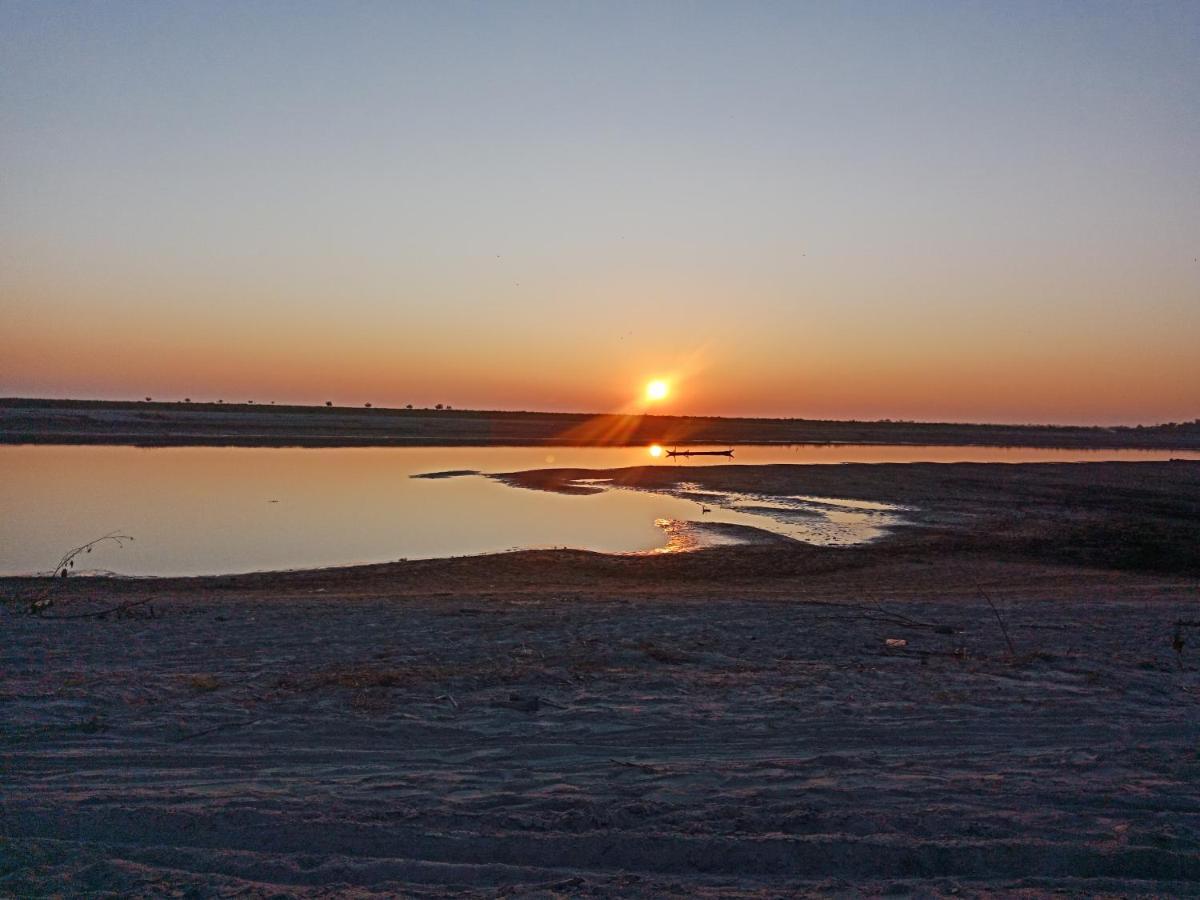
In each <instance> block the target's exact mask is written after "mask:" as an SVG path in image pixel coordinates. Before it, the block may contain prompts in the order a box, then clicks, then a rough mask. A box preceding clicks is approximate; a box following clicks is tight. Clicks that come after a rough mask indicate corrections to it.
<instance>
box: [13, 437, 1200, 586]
mask: <svg viewBox="0 0 1200 900" xmlns="http://www.w3.org/2000/svg"><path fill="white" fill-rule="evenodd" d="M1171 457H1177V458H1178V457H1188V458H1200V454H1197V453H1190V454H1189V453H1182V452H1178V451H1174V452H1141V451H1061V450H1031V449H1010V448H987V447H911V446H857V445H856V446H849V445H846V446H796V447H739V448H738V449H737V451H736V457H735V459H734V462H736V463H743V464H750V463H779V462H794V463H837V462H913V461H937V462H952V461H978V462H1041V461H1063V462H1067V461H1081V460H1092V461H1099V460H1107V459H1126V460H1154V459H1168V458H1171ZM713 463H720V464H728V463H729V460H727V459H723V458H715V459H713V458H700V459H692V460H690V461H687V462H682V463H680V464H679V466H680V468H681V469H683V470H686V469H687V468H688V467H696V466H701V465H705V464H713ZM646 464H652V465H669V466H674V465H676V463H675V462H674V461H671V460H665V459H654V458H652V457H651V456H650V455H649V454H648V453H647V451H646V449H645V448H554V449H553V450H547V449H545V448H528V447H517V448H512V447H500V448H479V447H461V448H457V447H456V448H444V447H438V448H399V449H398V448H378V449H315V450H314V449H244V448H209V447H188V448H170V449H138V448H132V447H41V446H39V447H0V572H4V573H9V574H11V573H29V572H38V571H44V570H47V569H49V568H50V567H51V566H53V565H54V563H55V561H56V560H57V559H58V557H59V556H60V555H62V553H63V552H64V551H65V550H67V549H69V548H70V547H73V546H76V545H78V544H81V543H84V542H85V541H88V540H91V539H92V538H95V537H98V536H100V535H102V534H106V533H108V532H110V531H121V532H124V533H126V534H131V535H133V536H134V537H135V538H136V541H135V542H134V543H133V544H132V545H129V546H127V547H125V548H124V549H116V548H104V549H97V551H96V552H95V553H94V554H92V555H91V556H89V557H87V562H88V565H89V567H93V568H95V569H98V570H111V571H115V572H120V573H122V574H129V575H167V574H214V573H230V572H245V571H254V570H269V569H288V568H308V567H314V566H326V565H348V564H353V563H363V562H382V561H388V560H395V559H401V558H409V559H412V558H419V557H440V556H457V555H464V554H474V553H485V552H491V551H498V550H507V549H515V548H524V547H560V546H567V547H577V548H585V549H592V550H600V551H605V552H637V551H646V552H652V551H656V550H662V549H681V548H686V547H689V546H692V545H693V544H694V542H695V541H697V540H700V541H701V542H705V541H707V542H719V541H721V540H726V539H728V538H727V537H723V536H720V535H709V534H706V533H705V532H704V531H703V530H701V531H699V532H697V531H696V530H695V529H692V528H689V527H688V526H687V525H686V523H688V522H691V521H698V522H713V523H718V524H722V523H723V524H735V525H736V524H740V525H751V526H755V527H758V528H763V529H766V530H770V531H774V532H777V533H782V534H786V535H789V536H792V537H797V538H800V539H803V540H810V541H813V542H817V543H826V544H841V543H849V542H853V541H858V540H863V539H869V538H871V537H874V536H877V535H879V534H881V533H882V532H883V531H884V530H886V528H887V527H888V525H889V524H892V523H894V522H896V521H898V520H899V519H900V518H902V516H903V511H899V510H894V509H891V508H888V507H883V506H880V507H878V508H876V507H874V506H871V505H869V504H858V503H846V502H843V501H839V500H837V499H836V498H823V497H795V498H790V499H784V500H779V499H776V500H775V501H774V502H764V501H763V499H761V498H755V497H748V496H728V495H718V494H712V493H705V492H703V491H701V490H699V489H698V488H694V487H691V488H689V487H687V486H686V485H685V486H684V488H683V489H682V490H681V491H680V493H679V494H678V495H675V496H670V495H665V494H654V493H648V492H641V491H628V490H607V491H605V492H603V493H600V494H594V495H588V496H566V495H559V494H551V493H547V492H543V491H529V490H522V489H519V488H512V487H508V486H506V485H503V484H500V483H498V482H496V481H494V480H492V479H490V478H483V477H478V476H474V477H457V478H444V479H420V478H412V477H411V476H413V475H416V474H422V473H428V472H438V471H445V470H458V469H470V470H479V471H482V472H508V471H518V470H522V469H533V468H544V467H547V466H565V467H580V468H615V467H619V466H628V465H646ZM684 480H685V481H686V479H684ZM701 505H703V506H706V507H707V508H709V509H710V510H711V512H708V513H701V512H700V508H701Z"/></svg>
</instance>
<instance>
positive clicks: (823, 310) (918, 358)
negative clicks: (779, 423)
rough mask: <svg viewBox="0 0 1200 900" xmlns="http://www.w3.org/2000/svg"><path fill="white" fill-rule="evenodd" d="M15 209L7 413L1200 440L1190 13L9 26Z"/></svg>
mask: <svg viewBox="0 0 1200 900" xmlns="http://www.w3.org/2000/svg"><path fill="white" fill-rule="evenodd" d="M0 179H2V181H0V192H2V193H0V214H2V219H0V245H2V246H0V266H2V267H3V271H0V290H2V291H3V294H2V295H0V316H3V319H4V320H5V321H6V322H7V323H9V324H10V325H11V326H12V327H10V328H0V331H6V332H7V333H8V334H9V338H10V340H12V341H13V342H14V346H10V345H9V344H8V343H7V342H5V343H4V345H3V346H2V347H0V350H4V351H5V352H6V355H7V359H8V362H7V363H5V362H3V361H0V393H43V394H45V393H49V394H58V395H63V394H72V395H98V396H123V395H126V394H128V393H130V392H133V393H136V394H141V393H143V392H144V391H145V392H150V391H152V390H153V391H154V392H155V393H170V392H172V391H175V390H176V389H178V390H180V391H183V390H185V387H184V384H183V382H181V381H180V380H179V377H180V376H179V373H178V372H172V371H171V367H170V366H169V365H165V366H164V365H159V363H161V362H162V360H161V359H160V358H159V357H158V356H155V353H159V354H161V355H162V356H164V357H170V356H172V355H174V356H179V355H180V354H181V355H182V356H185V357H186V356H187V354H188V353H189V352H191V351H194V350H195V348H196V347H198V346H203V347H205V348H206V349H207V350H209V351H211V349H212V348H213V347H214V346H219V345H220V344H221V342H222V340H223V339H224V338H223V335H228V333H229V331H230V329H236V330H237V332H238V338H237V340H235V341H234V344H236V346H235V347H233V348H231V349H230V351H229V356H228V357H227V358H225V359H223V360H221V364H220V365H218V366H214V367H212V370H211V371H209V370H208V369H206V368H205V367H204V365H203V364H202V363H200V362H197V363H195V364H194V365H193V366H192V370H193V371H194V373H195V374H194V377H193V376H192V375H189V376H188V377H190V378H191V382H190V383H192V384H194V385H196V386H195V387H194V388H192V389H191V391H190V392H192V393H197V394H204V393H205V391H206V390H208V391H209V393H213V392H214V391H216V392H228V393H236V392H239V391H240V392H242V393H247V396H254V394H253V393H251V392H253V391H254V390H256V389H258V386H259V385H261V386H262V387H261V389H262V390H267V391H270V392H273V393H271V396H273V397H278V398H279V399H314V400H315V399H320V396H323V385H325V384H329V383H330V379H331V378H334V375H333V374H332V373H335V372H337V371H338V370H339V366H340V365H341V362H340V361H342V360H349V361H351V362H353V363H355V364H359V363H361V365H362V366H363V367H364V368H363V369H362V371H361V372H359V373H358V375H356V376H354V377H351V376H349V375H346V376H345V377H344V379H343V381H344V384H343V381H336V384H337V387H338V389H339V390H341V389H344V391H345V392H346V394H347V399H348V400H351V399H358V395H355V396H353V397H351V396H349V395H350V394H353V393H354V392H355V391H359V392H361V393H362V395H363V397H364V398H365V399H375V400H376V401H377V402H404V401H405V400H406V399H409V398H411V399H414V400H416V401H417V402H421V401H422V400H423V399H426V398H425V396H424V395H423V394H421V392H423V391H427V392H430V393H429V398H428V399H442V398H445V399H447V400H451V401H457V403H458V404H461V405H469V404H478V405H493V406H524V407H553V408H564V407H580V406H582V407H585V408H595V407H597V406H603V405H606V404H611V403H615V402H617V401H618V400H619V398H620V396H622V391H624V390H625V388H626V385H625V383H624V382H623V381H620V379H623V378H626V376H627V377H628V378H637V377H640V374H641V372H642V370H646V372H647V374H652V372H651V371H650V370H651V369H652V368H653V367H654V366H655V365H661V367H662V368H663V369H664V371H668V370H669V371H675V369H678V368H681V367H686V366H685V363H684V362H681V360H692V361H693V363H694V360H695V359H697V358H698V357H703V363H695V364H694V365H693V363H687V364H686V365H693V367H694V368H695V369H696V371H695V372H691V371H689V373H688V374H689V375H691V376H693V377H695V378H697V379H699V380H698V381H697V382H696V385H697V387H696V390H694V391H693V392H692V395H691V399H690V402H685V397H686V393H685V394H681V395H680V398H679V403H680V407H679V408H680V409H681V410H682V411H697V412H725V413H738V412H748V413H769V414H784V415H791V414H794V415H839V414H840V415H847V416H850V415H894V416H912V417H920V418H931V417H948V418H974V419H981V418H1003V419H1010V420H1011V419H1017V420H1025V419H1047V418H1050V419H1060V420H1074V421H1092V420H1105V421H1107V420H1111V421H1136V420H1151V419H1155V418H1182V417H1188V418H1190V417H1192V416H1194V415H1197V414H1200V409H1197V407H1198V406H1200V368H1198V366H1197V364H1196V363H1195V361H1194V360H1193V359H1192V357H1193V356H1194V355H1200V354H1196V353H1195V347H1197V346H1200V266H1198V265H1197V263H1196V257H1197V256H1200V3H1196V2H1187V3H1129V2H1125V3H1111V4H1109V3H1100V2H1088V3H1075V2H1067V3H1051V2H1037V3H1018V2H1004V3H986V4H984V3H965V2H960V3H928V2H920V3H918V2H907V3H900V2H890V3H882V2H880V3H811V4H802V3H726V4H717V3H630V4H621V3H586V4H585V3H565V2H552V3H490V4H484V3H454V2H436V3H394V2H389V3H337V4H335V3H301V2H286V3H284V2H279V3H271V2H255V3H213V2H205V3H199V2H197V3H151V2H138V3H127V2H106V3H99V2H96V3H45V2H12V0H0ZM89 320H90V321H92V322H93V323H95V322H97V321H99V323H100V324H97V325H96V326H95V327H94V328H92V329H91V330H88V329H85V328H84V327H83V326H82V325H81V324H80V323H81V322H83V321H89ZM18 332H20V333H21V335H22V337H21V339H20V346H21V347H25V348H34V349H36V350H37V354H36V356H35V354H34V352H33V349H29V350H28V352H27V353H26V354H25V355H24V356H22V355H21V353H20V352H19V351H20V348H19V347H17V346H16V337H15V335H16V334H17V333H18ZM130 335H133V336H134V339H133V343H132V345H131V346H132V347H133V350H132V351H130V352H129V353H127V354H123V358H121V359H117V360H115V361H113V360H112V359H111V358H110V359H109V362H108V363H107V364H105V363H104V362H103V360H100V359H97V360H96V361H94V364H92V365H91V367H90V368H89V366H88V365H87V364H86V363H87V359H88V354H87V352H84V351H83V350H81V349H80V348H81V347H83V345H84V344H83V342H85V341H86V342H87V346H89V347H91V348H92V349H93V350H95V351H96V352H97V353H102V352H108V355H109V357H112V356H113V355H114V354H116V353H117V352H118V350H119V349H120V348H122V347H124V346H126V344H125V343H123V341H124V340H125V338H128V337H130ZM318 338H319V340H318ZM385 339H386V342H385ZM139 340H141V341H142V342H143V343H138V341H139ZM72 342H75V343H72ZM77 344H78V346H77ZM385 346H388V347H391V348H393V349H394V350H395V353H396V356H397V360H396V362H395V365H394V366H393V367H392V368H390V369H388V368H386V359H387V351H386V349H385ZM171 347H176V348H178V351H179V353H178V354H169V353H167V349H164V348H168V349H169V348H171ZM55 348H59V349H60V350H61V352H63V353H64V354H66V353H67V352H68V351H70V357H71V359H70V360H67V359H66V358H64V359H62V360H59V359H57V358H55V357H54V352H55ZM255 348H265V349H262V353H261V354H259V355H260V356H265V357H267V358H268V359H269V360H271V361H272V366H273V371H275V372H277V373H278V374H279V377H278V378H277V379H276V380H274V381H271V382H270V383H269V384H264V383H263V372H262V371H261V370H260V369H258V368H256V366H255V365H254V364H253V362H252V361H251V360H250V355H252V354H253V353H254V352H255ZM47 354H49V355H47ZM460 357H461V359H460ZM198 358H199V357H198ZM205 358H208V359H211V353H209V355H208V356H207V357H205ZM658 359H661V360H663V361H662V362H661V364H660V363H659V362H658ZM80 360H84V361H83V362H80ZM362 360H367V362H362ZM481 361H486V362H488V363H490V364H491V371H492V372H493V377H492V378H490V379H489V380H488V381H487V383H483V381H481V379H480V378H479V377H478V375H479V372H478V364H479V363H480V362H481ZM1131 361H1136V362H1137V363H1138V365H1139V366H1140V369H1139V371H1140V372H1141V375H1139V376H1138V377H1142V376H1144V377H1142V381H1138V380H1137V378H1134V377H1132V376H1131V373H1130V372H1129V371H1127V369H1128V367H1129V366H1130V365H1131V364H1132V363H1131ZM68 363H69V364H68ZM152 363H154V365H152ZM1060 364H1061V367H1062V371H1061V372H1059V370H1058V369H1056V368H1055V365H1060ZM155 365H158V370H161V371H162V372H164V373H167V374H164V375H163V376H162V378H161V379H160V380H159V381H157V382H155V380H154V374H153V373H154V372H155V371H157V370H156V369H155ZM439 367H450V368H452V369H454V370H455V372H459V373H465V374H462V375H461V377H458V376H457V375H456V374H455V373H454V372H447V371H445V370H444V368H439ZM606 367H607V368H606ZM1147 367H1148V368H1147ZM1155 367H1157V369H1156V368H1155ZM353 369H354V365H349V366H348V371H349V370H353ZM1089 369H1092V370H1094V372H1092V373H1091V374H1090V376H1089V377H1091V378H1093V381H1092V382H1091V384H1092V385H1093V387H1094V390H1093V392H1092V393H1093V394H1096V395H1102V396H1103V397H1106V398H1108V399H1107V400H1105V401H1104V402H1101V399H1097V397H1092V399H1091V400H1086V402H1085V397H1086V396H1087V393H1088V392H1087V388H1088V383H1086V382H1085V381H1083V380H1081V379H1082V378H1083V375H1081V374H1080V373H1081V372H1084V373H1086V372H1087V370H1089ZM700 370H703V372H704V373H707V374H703V375H702V374H700ZM1150 370H1152V371H1150ZM546 371H553V372H557V373H559V376H558V377H556V378H553V379H549V380H548V383H545V384H542V383H540V381H539V379H540V378H542V377H543V375H542V373H545V372H546ZM1014 371H1020V372H1037V373H1040V377H1041V381H1040V382H1039V383H1041V384H1043V385H1044V390H1041V391H1035V390H1033V388H1032V387H1030V386H1029V385H1026V386H1025V387H1023V388H1022V389H1021V390H1019V391H1017V390H1016V389H1015V388H1012V389H1010V388H1008V387H1005V385H1004V384H1003V383H1002V382H1004V380H1005V378H1006V375H1005V373H1011V372H1014ZM609 372H611V373H613V378H612V381H614V382H618V381H620V383H612V384H610V383H607V379H606V373H609ZM618 373H619V375H618ZM1056 373H1057V374H1056ZM1106 373H1108V374H1107V375H1106ZM1109 376H1111V377H1109ZM955 378H961V379H965V381H964V383H968V382H969V383H970V384H971V385H973V386H974V387H975V394H974V396H975V397H976V398H977V400H978V403H977V404H976V405H975V406H974V407H972V406H971V404H970V403H969V402H968V400H967V399H966V398H965V397H963V398H949V399H946V398H943V399H944V400H945V402H939V401H937V400H936V397H935V395H936V394H937V393H938V386H939V385H944V384H945V383H946V381H947V380H953V379H955ZM1106 378H1107V379H1108V380H1106ZM389 379H393V380H391V381H389ZM705 379H708V380H707V381H706V380H705ZM905 379H907V381H906V380H905ZM1018 380H1019V379H1018ZM1143 382H1144V383H1143ZM1021 384H1022V385H1024V382H1021ZM903 385H908V388H907V389H906V390H907V393H905V391H902V390H900V386H903ZM839 386H840V387H839ZM1172 386H1174V387H1172ZM889 391H890V392H891V393H889ZM1123 391H1124V393H1122V392H1123ZM372 392H373V393H372ZM214 395H215V394H214ZM418 395H420V396H418ZM1017 395H1020V396H1017ZM906 398H907V399H906ZM1022 398H1024V399H1022ZM1093 401H1094V402H1093ZM1189 410H1190V415H1188V412H1189Z"/></svg>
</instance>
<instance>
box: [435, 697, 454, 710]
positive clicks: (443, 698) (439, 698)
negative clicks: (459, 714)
mask: <svg viewBox="0 0 1200 900" xmlns="http://www.w3.org/2000/svg"><path fill="white" fill-rule="evenodd" d="M433 699H434V702H437V701H438V700H449V701H450V705H451V706H453V707H454V708H455V709H458V701H457V700H455V699H454V697H452V696H451V695H450V694H439V695H438V696H436V697H434V698H433Z"/></svg>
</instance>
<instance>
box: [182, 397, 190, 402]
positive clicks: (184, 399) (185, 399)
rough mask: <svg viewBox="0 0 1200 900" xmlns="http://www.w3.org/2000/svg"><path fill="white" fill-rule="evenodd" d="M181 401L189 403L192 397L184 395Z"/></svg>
mask: <svg viewBox="0 0 1200 900" xmlns="http://www.w3.org/2000/svg"><path fill="white" fill-rule="evenodd" d="M183 402H184V403H191V402H192V398H191V397H184V398H183Z"/></svg>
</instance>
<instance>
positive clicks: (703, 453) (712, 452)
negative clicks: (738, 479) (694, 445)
mask: <svg viewBox="0 0 1200 900" xmlns="http://www.w3.org/2000/svg"><path fill="white" fill-rule="evenodd" d="M667 456H728V457H729V458H730V459H733V448H732V447H730V448H729V449H728V450H668V451H667Z"/></svg>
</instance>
